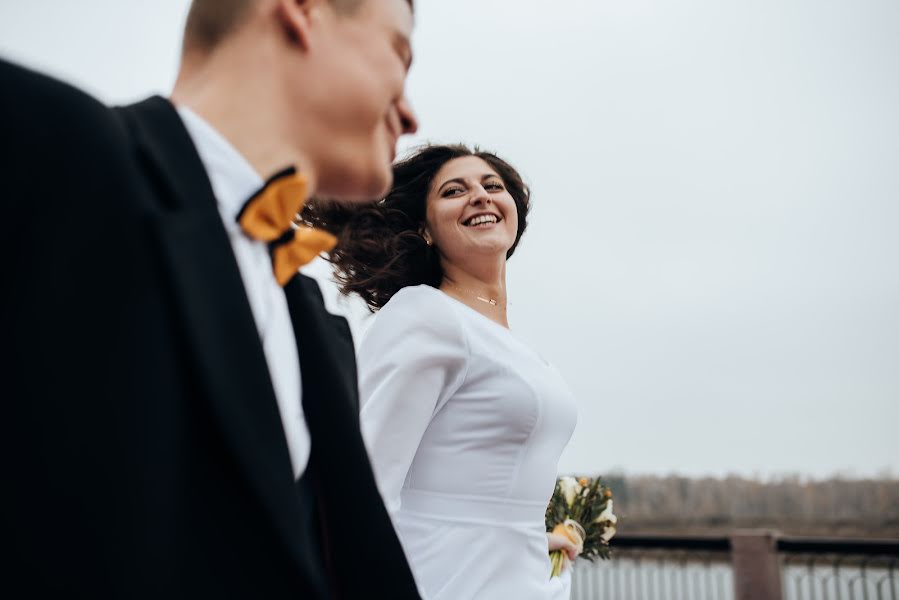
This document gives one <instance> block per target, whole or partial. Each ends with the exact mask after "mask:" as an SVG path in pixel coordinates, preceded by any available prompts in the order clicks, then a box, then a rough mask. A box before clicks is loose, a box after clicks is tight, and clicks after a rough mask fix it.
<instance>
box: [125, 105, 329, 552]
mask: <svg viewBox="0 0 899 600" xmlns="http://www.w3.org/2000/svg"><path fill="white" fill-rule="evenodd" d="M119 114H120V115H121V116H122V117H123V119H124V120H125V122H126V124H127V126H128V127H129V128H130V129H131V130H132V133H133V134H134V136H135V137H136V139H137V143H138V147H139V150H140V152H141V153H142V156H143V157H144V159H145V162H146V164H147V170H148V172H149V173H150V174H151V177H152V179H153V181H154V182H155V184H156V185H157V186H159V188H160V189H159V190H157V194H156V195H157V197H159V198H163V199H164V203H165V204H166V206H164V207H162V208H163V209H164V210H162V211H161V212H159V213H158V214H157V215H155V219H154V221H155V222H154V226H153V229H154V230H155V234H156V239H157V241H158V243H159V246H160V251H161V255H162V257H163V262H164V266H165V268H166V269H167V270H168V271H169V273H170V275H171V282H172V288H171V289H172V295H173V304H174V305H175V306H176V307H177V309H178V311H179V317H180V319H181V326H182V331H183V334H184V344H185V346H186V347H187V350H188V354H189V356H190V357H191V358H192V362H193V368H194V369H195V371H194V373H193V375H194V376H195V377H196V380H197V382H198V383H199V385H200V386H201V388H202V389H203V391H204V392H205V393H204V394H202V396H204V397H206V398H208V399H209V400H210V402H211V405H212V406H211V408H212V412H213V415H214V417H215V419H216V421H217V425H218V427H219V429H220V430H221V432H222V433H223V435H224V437H225V438H226V440H227V442H228V445H229V447H230V449H231V452H232V455H233V458H234V459H235V461H236V462H237V463H238V465H239V466H240V468H241V471H242V472H243V474H244V476H245V477H246V478H247V480H248V482H249V484H250V485H251V487H252V488H253V489H254V490H255V492H256V493H257V495H258V496H259V498H260V500H261V501H262V504H263V505H264V506H265V508H266V510H267V512H268V513H269V514H270V516H271V518H272V521H273V525H274V527H275V528H276V529H277V531H278V532H279V534H280V535H281V537H282V539H283V541H284V542H285V543H286V545H287V547H288V548H289V551H290V552H291V553H292V554H293V556H294V558H295V560H296V561H297V562H299V563H300V564H301V565H303V566H304V567H305V568H307V569H314V566H313V564H314V563H313V562H312V561H311V559H310V554H309V553H310V552H313V551H314V549H311V548H309V547H307V546H305V545H304V544H303V543H302V536H301V532H302V530H303V522H302V518H301V515H300V512H299V507H298V501H297V493H296V488H295V482H294V480H293V471H292V469H291V466H290V457H289V453H288V450H287V443H286V441H285V439H284V434H283V428H282V424H281V417H280V414H279V412H278V406H277V401H276V399H275V394H274V389H273V387H272V383H271V378H270V376H269V372H268V367H267V364H266V362H265V354H264V352H263V350H262V344H261V342H260V340H259V336H258V333H257V331H256V326H255V321H254V319H253V314H252V310H251V308H250V305H249V301H248V299H247V296H246V291H245V289H244V286H243V282H242V280H241V276H240V271H239V269H238V266H237V262H236V259H235V258H234V255H233V251H232V249H231V244H230V241H229V240H228V237H227V233H226V232H225V229H224V227H223V225H222V222H221V217H220V216H219V213H218V209H217V207H216V200H215V197H214V195H213V191H212V187H211V184H210V183H209V180H208V178H207V176H206V172H205V169H204V167H203V164H202V162H201V161H200V158H199V156H198V155H197V152H196V150H195V148H194V146H193V142H192V141H191V139H190V137H189V135H188V133H187V131H186V129H185V128H184V126H183V124H182V122H181V119H180V117H179V116H178V114H177V112H176V111H175V109H174V107H173V106H172V105H171V103H169V102H168V101H167V100H164V99H162V98H158V97H156V98H150V99H149V100H146V101H144V102H141V103H140V104H136V105H133V106H129V107H126V108H123V109H119Z"/></svg>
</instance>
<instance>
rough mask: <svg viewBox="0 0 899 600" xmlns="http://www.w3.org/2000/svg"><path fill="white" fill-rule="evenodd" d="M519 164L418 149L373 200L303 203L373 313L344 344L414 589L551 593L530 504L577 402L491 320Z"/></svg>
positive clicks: (510, 238) (449, 595) (482, 594)
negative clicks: (352, 350)
mask: <svg viewBox="0 0 899 600" xmlns="http://www.w3.org/2000/svg"><path fill="white" fill-rule="evenodd" d="M529 206H530V198H529V192H528V188H527V186H526V185H525V184H524V183H523V182H522V179H521V176H520V175H519V174H518V172H517V171H516V170H515V169H514V168H512V167H511V166H510V165H509V164H508V163H506V162H505V161H503V160H502V159H501V158H499V157H497V156H496V155H495V154H491V153H489V152H481V151H478V150H470V149H468V148H466V147H464V146H458V145H456V146H427V147H425V148H423V149H421V150H419V151H417V152H415V153H414V154H413V155H412V156H410V157H409V158H407V159H406V160H404V161H402V162H400V163H398V164H397V165H395V166H394V185H393V188H392V189H391V191H390V193H389V194H388V195H387V197H386V198H385V199H383V200H382V201H381V202H379V203H377V204H375V205H372V206H369V207H359V206H354V207H351V208H340V207H337V206H331V205H329V204H323V203H321V202H319V203H318V204H317V205H316V203H313V205H312V206H310V207H309V208H308V210H307V211H306V213H305V214H304V216H305V217H306V219H307V220H308V221H311V222H313V223H314V224H316V225H318V226H322V227H325V228H330V229H331V230H332V231H333V232H334V233H336V234H337V235H338V237H339V239H340V242H339V243H338V246H337V249H336V250H335V251H334V252H333V253H332V255H331V256H330V260H331V262H332V263H333V264H334V266H335V270H336V273H337V277H338V279H339V281H340V282H341V284H342V288H343V291H344V293H357V294H359V295H360V296H362V298H364V299H365V301H366V302H367V303H368V306H369V308H370V309H371V310H372V311H378V316H377V318H376V319H375V322H374V324H373V325H372V326H371V328H370V329H369V330H368V333H367V335H366V336H365V338H364V339H363V340H362V343H361V345H360V347H359V356H358V362H359V365H358V370H359V390H360V404H361V413H360V421H361V424H362V433H363V435H364V438H365V442H366V445H367V447H368V451H369V456H370V458H371V461H372V466H373V468H374V472H375V476H376V478H377V481H378V487H379V489H380V491H381V495H382V496H383V498H384V503H385V505H386V506H387V508H388V510H389V511H390V513H391V516H392V518H393V523H394V525H395V527H396V529H397V533H398V534H399V536H400V540H401V542H402V543H403V547H404V549H405V552H406V556H407V558H408V559H409V563H410V565H411V567H412V570H413V572H414V573H415V576H416V579H417V581H418V584H419V586H420V587H421V589H422V592H423V594H422V595H423V596H424V597H426V598H428V599H429V600H456V599H458V598H516V599H520V600H564V599H565V598H567V597H568V595H569V584H570V573H565V574H564V576H563V577H561V578H553V579H549V578H548V577H547V574H548V573H549V572H550V568H551V567H550V561H549V551H550V550H560V551H564V552H568V553H569V556H570V557H571V558H574V554H575V553H576V552H577V550H576V547H575V546H574V544H573V543H572V542H571V541H570V540H568V538H565V537H562V536H555V535H552V534H548V533H547V532H546V530H545V527H544V518H543V517H544V513H545V511H546V506H547V503H548V501H549V499H550V496H551V495H552V493H553V489H554V487H555V482H556V474H557V470H558V469H557V467H558V460H559V456H560V455H561V453H562V450H563V448H564V447H565V445H566V444H567V443H568V439H569V437H570V436H571V433H572V431H573V430H574V425H575V421H576V414H577V410H576V407H575V404H574V399H573V397H572V395H571V393H570V392H569V391H568V388H567V386H566V385H565V382H564V381H563V380H562V377H561V376H560V375H559V372H558V371H557V370H556V369H555V368H553V367H552V366H550V365H549V364H548V363H547V362H546V361H545V360H544V359H543V358H542V357H541V356H540V355H539V354H537V353H536V352H534V351H533V350H532V349H531V348H529V347H528V346H526V345H524V344H523V343H522V342H521V341H519V340H518V339H517V338H516V337H515V336H514V335H513V334H512V332H511V331H510V329H509V324H508V322H507V319H506V261H507V260H508V258H509V257H510V256H511V255H512V253H513V252H514V250H515V248H516V246H517V244H518V242H519V240H520V239H521V235H522V234H523V233H524V230H525V228H526V226H527V214H528V209H529Z"/></svg>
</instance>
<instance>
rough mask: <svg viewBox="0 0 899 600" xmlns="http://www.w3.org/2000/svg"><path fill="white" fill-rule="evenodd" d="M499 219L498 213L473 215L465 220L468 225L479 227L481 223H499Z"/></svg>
mask: <svg viewBox="0 0 899 600" xmlns="http://www.w3.org/2000/svg"><path fill="white" fill-rule="evenodd" d="M498 221H499V219H497V218H496V215H480V216H477V217H472V218H471V219H468V221H466V222H465V225H466V226H467V227H477V226H479V225H488V224H489V225H492V224H494V223H497V222H498Z"/></svg>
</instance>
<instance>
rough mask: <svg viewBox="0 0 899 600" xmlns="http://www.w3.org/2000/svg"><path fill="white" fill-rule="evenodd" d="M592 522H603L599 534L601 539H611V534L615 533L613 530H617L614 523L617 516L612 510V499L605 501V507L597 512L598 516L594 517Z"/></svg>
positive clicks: (616, 520)
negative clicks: (603, 525)
mask: <svg viewBox="0 0 899 600" xmlns="http://www.w3.org/2000/svg"><path fill="white" fill-rule="evenodd" d="M593 522H594V523H596V524H599V525H602V524H605V528H604V529H603V532H602V535H600V536H599V537H601V538H602V539H603V541H606V542H608V541H609V540H610V539H612V536H613V535H615V532H616V531H617V530H616V529H615V524H616V523H617V522H618V517H616V516H615V513H613V512H612V500H609V501H608V502H607V503H606V507H605V508H604V509H603V511H602V512H601V513H599V516H598V517H596V518H595V519H594V520H593Z"/></svg>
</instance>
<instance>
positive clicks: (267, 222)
mask: <svg viewBox="0 0 899 600" xmlns="http://www.w3.org/2000/svg"><path fill="white" fill-rule="evenodd" d="M307 188H308V184H307V182H306V176H305V175H303V174H301V173H297V172H296V169H294V168H293V167H290V168H288V169H285V170H283V171H281V172H279V173H276V174H275V175H273V176H272V177H271V178H270V179H269V180H268V181H266V182H265V186H263V188H262V189H261V190H259V191H258V192H256V193H255V194H253V195H252V196H251V197H250V199H249V200H247V202H246V203H245V204H244V205H243V208H241V209H240V212H239V213H238V214H237V222H238V223H239V224H240V228H241V229H243V231H244V233H246V234H247V235H248V236H250V237H251V238H253V239H254V240H259V241H261V242H267V243H268V247H269V251H270V252H271V255H272V269H273V270H274V272H275V279H276V280H277V281H278V284H279V285H281V286H283V285H285V284H286V283H287V282H288V281H290V278H291V277H293V276H294V275H296V273H297V270H299V268H300V267H302V266H303V265H305V264H306V263H308V262H309V261H311V260H312V259H313V258H315V257H316V256H318V255H319V254H320V253H322V252H327V251H328V250H330V249H332V248H333V247H334V245H335V244H336V243H337V238H335V237H334V236H333V235H331V234H330V233H328V232H326V231H322V230H320V229H313V228H312V227H303V226H297V225H296V224H295V223H294V218H295V217H296V215H297V214H298V213H299V212H300V210H302V208H303V204H305V203H306V194H307Z"/></svg>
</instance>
